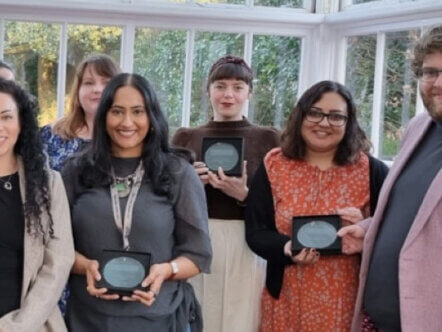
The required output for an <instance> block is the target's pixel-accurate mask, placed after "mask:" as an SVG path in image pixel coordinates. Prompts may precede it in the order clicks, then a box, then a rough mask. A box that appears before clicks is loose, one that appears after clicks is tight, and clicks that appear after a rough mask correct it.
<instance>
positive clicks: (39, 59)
mask: <svg viewBox="0 0 442 332" xmlns="http://www.w3.org/2000/svg"><path fill="white" fill-rule="evenodd" d="M60 31H61V26H60V25H59V24H45V23H27V22H26V23H25V22H12V21H7V22H6V24H5V44H4V57H5V60H6V61H9V62H11V63H12V64H13V65H14V66H15V69H16V71H17V73H16V79H17V81H18V82H19V84H20V85H21V86H22V87H24V88H25V89H27V90H28V91H29V92H30V93H32V94H33V95H34V96H36V97H37V100H38V103H39V106H40V113H39V115H38V119H39V123H40V125H45V124H47V123H50V122H53V121H54V120H55V119H56V117H57V73H58V49H59V44H60Z"/></svg>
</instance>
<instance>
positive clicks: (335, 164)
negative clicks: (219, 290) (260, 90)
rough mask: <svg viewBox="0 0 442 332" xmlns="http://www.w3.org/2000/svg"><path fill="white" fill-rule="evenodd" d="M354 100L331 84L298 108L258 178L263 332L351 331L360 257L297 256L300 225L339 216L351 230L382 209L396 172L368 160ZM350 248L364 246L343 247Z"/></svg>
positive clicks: (255, 196) (250, 227) (251, 202)
mask: <svg viewBox="0 0 442 332" xmlns="http://www.w3.org/2000/svg"><path fill="white" fill-rule="evenodd" d="M369 148H370V143H369V142H368V140H367V139H366V136H365V134H364V132H363V131H362V129H361V128H360V127H359V125H358V123H357V119H356V107H355V105H354V103H353V100H352V97H351V95H350V92H349V91H348V90H347V89H346V88H345V87H344V86H342V85H341V84H339V83H335V82H331V81H323V82H319V83H317V84H315V85H313V86H312V87H311V88H310V89H308V90H307V91H306V92H305V93H304V94H303V96H302V97H301V98H300V100H299V101H298V104H297V105H296V107H295V108H294V110H293V112H292V113H291V114H290V117H289V119H288V122H287V127H286V129H285V131H284V133H283V135H282V140H281V147H279V148H276V149H273V150H272V151H270V152H269V153H268V154H267V155H266V157H265V159H264V163H263V164H262V165H261V166H260V168H259V169H258V170H257V172H256V174H255V178H254V180H253V184H252V187H251V189H250V192H249V198H248V205H247V209H246V238H247V243H248V244H249V246H250V248H251V249H252V250H253V251H255V252H256V253H257V254H258V255H260V256H262V257H263V258H265V259H266V260H267V276H266V288H265V289H264V291H263V295H262V301H261V309H262V317H261V331H264V332H266V331H289V330H293V331H348V330H350V325H351V319H352V315H353V308H354V302H355V298H356V291H357V287H358V273H359V260H360V258H359V256H358V255H352V256H347V255H342V254H338V255H322V256H320V255H319V252H318V251H317V250H316V249H315V248H304V249H302V250H301V251H299V252H292V251H291V240H290V239H291V233H292V231H291V228H292V218H293V217H295V216H309V215H331V214H339V215H340V217H341V220H342V223H343V224H344V225H346V224H350V223H354V222H357V221H360V220H362V219H363V218H364V217H367V216H368V215H371V214H372V213H373V211H374V209H375V205H376V202H377V197H378V193H379V190H380V187H381V185H382V182H383V180H384V178H385V176H386V173H387V171H388V168H387V167H386V166H385V165H384V164H383V163H382V162H380V161H378V160H376V159H375V158H373V157H371V156H369V155H368V151H369ZM342 246H343V248H345V247H346V246H362V243H354V242H350V240H349V239H348V238H344V239H343V244H342Z"/></svg>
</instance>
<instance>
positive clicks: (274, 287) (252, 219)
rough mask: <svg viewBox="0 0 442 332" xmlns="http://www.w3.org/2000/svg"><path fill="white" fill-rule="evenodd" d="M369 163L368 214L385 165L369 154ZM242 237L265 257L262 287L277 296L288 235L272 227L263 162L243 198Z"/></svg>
mask: <svg viewBox="0 0 442 332" xmlns="http://www.w3.org/2000/svg"><path fill="white" fill-rule="evenodd" d="M369 165H370V215H373V213H374V210H375V208H376V204H377V201H378V198H379V191H380V190H381V187H382V183H383V182H384V179H385V177H386V176H387V173H388V167H387V166H386V165H385V164H384V163H383V162H381V161H379V160H377V159H375V158H373V157H371V156H369ZM246 240H247V244H248V245H249V247H250V248H251V249H252V250H253V251H254V252H255V253H256V254H258V255H259V256H261V257H263V258H264V259H266V260H267V275H266V287H267V290H268V291H269V293H270V295H272V296H273V297H274V298H278V297H279V294H280V292H281V287H282V282H283V277H284V267H285V266H286V265H288V264H293V262H292V260H291V259H290V258H289V257H287V256H285V255H284V245H285V244H286V243H287V241H289V240H290V237H288V236H287V235H284V234H280V233H279V232H278V231H277V229H276V224H275V209H274V206H273V197H272V189H271V186H270V182H269V179H268V176H267V171H266V169H265V166H264V163H262V164H261V165H260V166H259V168H258V170H257V171H256V173H255V177H254V179H253V183H252V187H251V189H250V192H249V196H248V198H247V208H246Z"/></svg>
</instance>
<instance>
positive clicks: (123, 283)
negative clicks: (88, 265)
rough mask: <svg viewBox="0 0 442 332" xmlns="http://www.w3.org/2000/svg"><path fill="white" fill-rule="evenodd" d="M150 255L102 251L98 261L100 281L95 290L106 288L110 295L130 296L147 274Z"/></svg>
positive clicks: (121, 251)
mask: <svg viewBox="0 0 442 332" xmlns="http://www.w3.org/2000/svg"><path fill="white" fill-rule="evenodd" d="M150 256H151V255H150V254H149V253H142V252H134V251H124V250H103V252H102V255H101V259H100V267H99V270H100V273H101V280H100V281H99V282H98V283H97V288H103V287H105V288H107V289H108V292H109V293H110V294H120V295H130V294H132V292H133V291H134V290H135V289H140V290H146V288H144V287H142V286H141V283H142V281H143V280H144V278H145V277H146V276H147V274H148V273H149V269H150Z"/></svg>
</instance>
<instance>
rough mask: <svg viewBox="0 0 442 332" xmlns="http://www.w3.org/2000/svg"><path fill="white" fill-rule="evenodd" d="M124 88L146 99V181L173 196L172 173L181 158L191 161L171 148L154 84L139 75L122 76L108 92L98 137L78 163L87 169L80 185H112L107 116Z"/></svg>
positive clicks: (99, 116) (98, 119) (98, 123)
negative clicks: (147, 125) (148, 127)
mask: <svg viewBox="0 0 442 332" xmlns="http://www.w3.org/2000/svg"><path fill="white" fill-rule="evenodd" d="M124 86H131V87H134V88H135V89H137V90H138V91H139V92H140V93H141V95H142V96H143V99H144V103H145V106H146V111H147V116H148V118H149V121H150V129H149V132H148V134H147V135H146V138H145V140H144V146H143V151H142V155H141V159H142V161H143V166H144V169H145V172H146V173H145V179H146V180H148V181H151V182H152V185H153V190H154V192H155V193H157V194H159V195H167V196H169V197H170V195H171V194H172V185H173V178H172V176H171V172H172V170H173V166H174V165H176V163H175V162H176V161H178V156H183V157H186V159H188V160H190V154H188V152H187V150H183V149H175V148H171V147H170V146H169V142H168V139H169V127H168V124H167V121H166V118H165V117H164V114H163V112H162V111H161V108H160V105H159V103H158V100H157V96H156V94H155V92H154V90H153V88H152V86H151V84H150V83H149V82H148V81H147V80H146V79H145V78H144V77H142V76H140V75H136V74H127V73H123V74H119V75H117V76H115V77H114V78H113V79H112V80H111V81H110V82H109V84H108V85H107V87H106V88H105V89H104V91H103V93H102V96H101V101H100V104H99V106H98V110H97V115H96V117H95V123H94V135H93V138H92V143H91V145H90V146H89V148H88V149H87V150H86V151H85V152H84V153H83V155H81V156H80V157H79V159H78V163H79V164H78V166H79V167H81V168H82V169H83V171H82V172H81V173H82V175H81V178H80V181H82V182H83V184H84V185H86V186H100V185H109V184H110V183H111V182H112V177H111V156H112V155H111V139H110V137H109V135H108V133H107V131H106V116H107V113H108V111H109V109H110V108H111V106H112V104H113V101H114V97H115V94H116V92H117V90H118V89H119V88H121V87H124Z"/></svg>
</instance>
